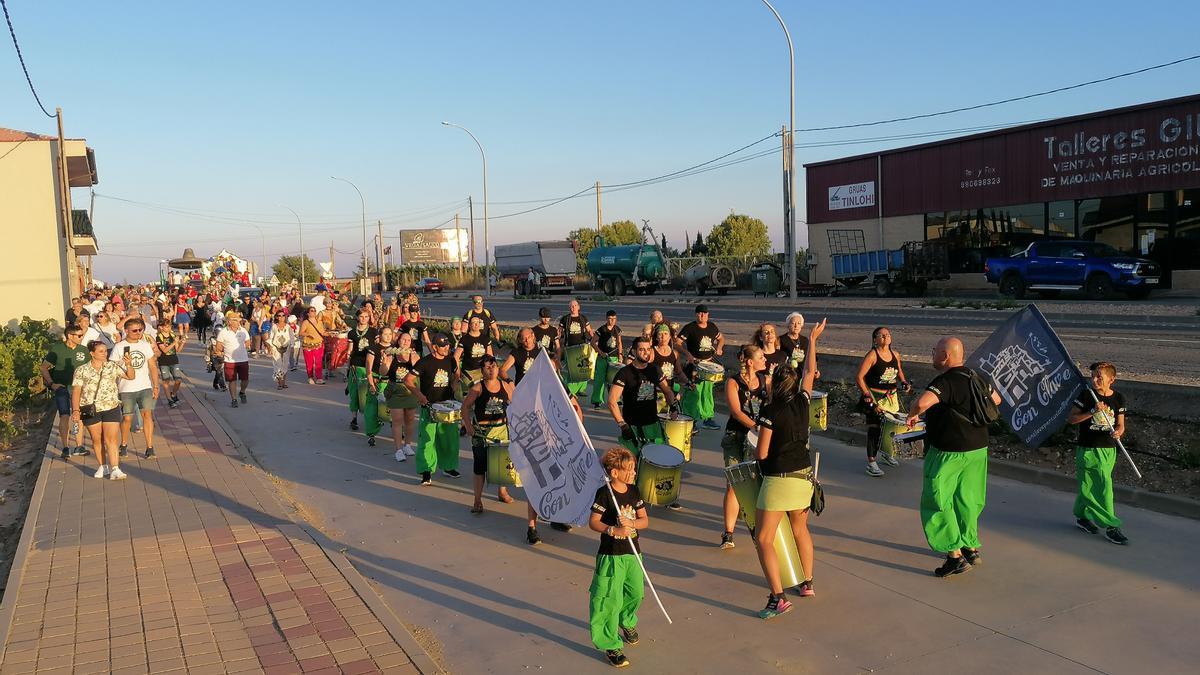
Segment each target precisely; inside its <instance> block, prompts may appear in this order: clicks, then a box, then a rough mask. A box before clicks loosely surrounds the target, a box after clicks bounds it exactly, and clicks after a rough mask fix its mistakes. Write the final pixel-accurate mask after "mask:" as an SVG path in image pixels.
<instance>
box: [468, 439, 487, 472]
mask: <svg viewBox="0 0 1200 675" xmlns="http://www.w3.org/2000/svg"><path fill="white" fill-rule="evenodd" d="M487 465H488V445H487V441H486V440H484V439H482V438H472V439H471V473H473V474H475V475H476V476H486V475H487Z"/></svg>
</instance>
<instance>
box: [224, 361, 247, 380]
mask: <svg viewBox="0 0 1200 675" xmlns="http://www.w3.org/2000/svg"><path fill="white" fill-rule="evenodd" d="M234 380H241V381H242V382H247V381H249V380H250V362H249V361H239V362H237V363H231V362H229V361H226V362H225V381H226V382H233V381H234Z"/></svg>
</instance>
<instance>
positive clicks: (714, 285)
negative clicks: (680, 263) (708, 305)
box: [683, 262, 737, 295]
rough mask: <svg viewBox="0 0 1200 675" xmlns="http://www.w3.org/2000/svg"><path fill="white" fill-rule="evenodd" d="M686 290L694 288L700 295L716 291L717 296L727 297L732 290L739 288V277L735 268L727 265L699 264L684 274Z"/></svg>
mask: <svg viewBox="0 0 1200 675" xmlns="http://www.w3.org/2000/svg"><path fill="white" fill-rule="evenodd" d="M683 285H684V287H685V288H694V289H696V293H697V294H698V295H704V294H705V292H707V291H716V292H717V295H725V294H726V293H728V292H729V289H731V288H737V275H736V274H734V272H733V268H731V267H729V266H727V265H710V264H709V263H707V262H698V263H696V264H695V265H692V266H691V267H689V268H687V269H686V270H684V272H683Z"/></svg>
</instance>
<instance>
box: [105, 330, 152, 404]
mask: <svg viewBox="0 0 1200 675" xmlns="http://www.w3.org/2000/svg"><path fill="white" fill-rule="evenodd" d="M126 347H129V356H130V360H131V361H133V373H134V378H133V379H132V380H124V379H122V380H118V381H117V392H118V393H121V394H127V393H130V392H134V391H142V390H143V389H150V388H151V387H153V386H154V380H152V379H150V368H151V365H152V363H153V359H154V345H152V344H150V343H149V342H147V341H146V340H138V341H137V342H130V341H129V340H121V341H120V342H118V343H117V344H116V346H115V347H113V349H112V352H111V353H110V354H109V355H108V360H109V361H121V360H122V359H123V358H124V357H125V348H126Z"/></svg>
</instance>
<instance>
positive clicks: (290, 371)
mask: <svg viewBox="0 0 1200 675" xmlns="http://www.w3.org/2000/svg"><path fill="white" fill-rule="evenodd" d="M297 367H298V366H292V367H291V368H288V372H289V373H294V372H296V368H297Z"/></svg>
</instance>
